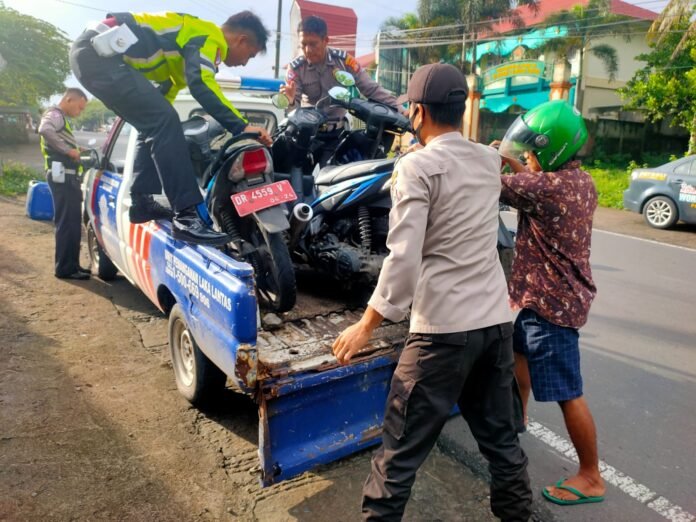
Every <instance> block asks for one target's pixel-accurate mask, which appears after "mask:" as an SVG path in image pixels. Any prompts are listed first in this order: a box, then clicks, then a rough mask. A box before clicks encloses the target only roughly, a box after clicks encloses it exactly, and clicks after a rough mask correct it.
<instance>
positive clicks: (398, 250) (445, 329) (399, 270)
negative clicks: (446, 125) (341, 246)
mask: <svg viewBox="0 0 696 522" xmlns="http://www.w3.org/2000/svg"><path fill="white" fill-rule="evenodd" d="M392 179H393V182H392V201H393V203H392V209H391V213H390V214H389V235H388V237H387V246H388V247H389V250H390V254H389V256H387V258H386V259H385V261H384V265H383V266H382V271H381V273H380V276H379V281H378V283H377V287H376V288H375V291H374V293H373V294H372V298H371V299H370V302H369V304H370V306H372V307H373V308H374V309H375V310H377V311H378V312H379V313H380V314H381V315H383V316H384V317H385V318H386V319H389V320H390V321H400V320H402V319H403V318H404V317H405V316H406V314H407V312H408V309H409V306H411V326H410V331H411V332H412V333H452V332H463V331H469V330H476V329H479V328H485V327H488V326H493V325H496V324H500V323H505V322H508V321H510V320H511V319H512V316H511V312H510V308H509V306H508V303H507V288H506V283H505V275H504V273H503V269H502V266H501V265H500V262H499V260H498V252H497V249H496V245H497V237H498V235H497V231H498V199H499V197H500V156H499V155H498V153H497V151H495V150H494V149H492V148H490V147H487V146H485V145H481V144H477V143H473V142H471V141H468V140H466V139H464V138H463V137H462V135H461V134H459V133H457V132H452V133H447V134H443V135H441V136H438V137H437V138H435V139H434V140H432V141H431V142H430V143H428V145H427V146H426V147H425V148H423V149H421V150H418V151H416V152H412V153H409V154H407V155H405V156H403V157H402V158H401V159H400V160H399V161H398V163H397V164H396V168H395V172H394V177H393V178H392Z"/></svg>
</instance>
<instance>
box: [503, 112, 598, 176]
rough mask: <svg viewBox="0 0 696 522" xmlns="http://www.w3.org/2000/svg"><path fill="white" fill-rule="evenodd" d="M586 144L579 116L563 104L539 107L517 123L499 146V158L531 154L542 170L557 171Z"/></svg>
mask: <svg viewBox="0 0 696 522" xmlns="http://www.w3.org/2000/svg"><path fill="white" fill-rule="evenodd" d="M586 141H587V127H585V120H583V119H582V115H581V114H580V112H579V111H578V110H577V109H575V108H574V107H572V106H571V105H570V104H569V103H568V102H566V101H564V100H554V101H549V102H546V103H542V104H541V105H537V106H536V107H534V108H533V109H532V110H531V111H529V112H527V113H526V114H523V115H522V116H520V117H519V118H517V119H516V120H515V122H514V123H513V124H512V125H511V126H510V128H509V129H508V131H507V132H506V133H505V137H504V138H503V141H502V142H501V143H500V148H499V151H500V154H501V155H503V156H505V157H509V158H513V159H521V158H522V156H523V154H524V152H526V151H532V152H534V154H535V155H536V157H537V159H538V160H539V164H540V165H541V168H543V169H544V170H546V171H554V170H556V169H558V167H560V166H561V165H563V164H564V163H565V162H566V161H568V160H569V159H570V158H572V157H573V156H574V155H575V153H576V152H578V151H579V150H580V149H581V148H582V146H583V145H584V144H585V142H586Z"/></svg>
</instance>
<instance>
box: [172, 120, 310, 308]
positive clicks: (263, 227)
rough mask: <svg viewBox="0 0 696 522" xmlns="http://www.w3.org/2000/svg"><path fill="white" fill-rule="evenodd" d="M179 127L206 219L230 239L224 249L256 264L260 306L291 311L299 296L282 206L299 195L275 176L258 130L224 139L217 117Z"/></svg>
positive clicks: (255, 270)
mask: <svg viewBox="0 0 696 522" xmlns="http://www.w3.org/2000/svg"><path fill="white" fill-rule="evenodd" d="M182 125H183V128H184V136H185V138H186V141H187V144H188V146H189V151H190V153H191V159H192V162H193V165H194V170H195V172H196V176H197V179H198V183H199V186H200V187H201V188H202V190H203V191H204V193H205V204H206V205H205V206H206V209H207V212H208V214H209V219H210V222H211V224H212V225H213V227H214V228H216V229H217V230H221V231H223V232H225V233H227V234H229V236H230V238H231V239H230V242H229V243H228V244H227V245H226V247H225V250H226V252H227V253H228V254H229V255H231V256H232V257H233V258H235V259H237V260H240V261H245V262H247V263H249V264H251V265H252V266H253V267H254V273H255V277H256V289H257V292H258V298H259V302H260V304H261V305H263V306H265V307H267V308H270V309H272V310H273V311H275V312H285V311H288V310H290V309H291V308H292V307H293V306H294V305H295V301H296V297H297V291H296V284H295V271H294V268H293V265H292V261H291V259H290V253H289V251H288V246H287V244H286V242H285V239H284V233H285V231H286V230H288V229H289V228H290V223H289V222H288V218H287V216H286V214H285V211H284V205H285V204H287V203H289V202H292V201H294V200H296V199H297V195H296V194H295V192H294V191H293V189H292V187H291V186H290V183H289V182H288V181H286V180H282V181H275V180H274V177H273V160H272V159H271V155H270V153H269V151H268V149H267V148H266V147H264V146H263V145H261V144H260V143H259V142H258V141H256V139H255V138H258V134H254V133H242V134H239V135H237V136H233V137H231V138H226V136H225V131H224V129H223V128H222V127H221V126H220V125H219V124H218V123H217V122H216V121H215V120H213V119H210V118H205V117H202V116H194V117H193V118H191V119H190V120H188V121H186V122H184V123H183V124H182Z"/></svg>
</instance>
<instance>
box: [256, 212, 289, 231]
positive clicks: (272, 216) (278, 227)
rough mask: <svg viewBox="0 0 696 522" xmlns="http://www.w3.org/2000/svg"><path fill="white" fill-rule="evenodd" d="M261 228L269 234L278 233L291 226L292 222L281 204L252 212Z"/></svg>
mask: <svg viewBox="0 0 696 522" xmlns="http://www.w3.org/2000/svg"><path fill="white" fill-rule="evenodd" d="M252 216H254V219H255V220H256V223H257V224H258V225H259V228H260V229H261V230H263V231H264V232H265V233H267V234H276V233H278V232H283V231H285V230H287V229H289V228H290V222H289V221H288V218H287V217H286V216H285V212H283V208H282V207H281V206H277V207H270V208H265V209H263V210H259V211H258V212H254V213H253V214H252Z"/></svg>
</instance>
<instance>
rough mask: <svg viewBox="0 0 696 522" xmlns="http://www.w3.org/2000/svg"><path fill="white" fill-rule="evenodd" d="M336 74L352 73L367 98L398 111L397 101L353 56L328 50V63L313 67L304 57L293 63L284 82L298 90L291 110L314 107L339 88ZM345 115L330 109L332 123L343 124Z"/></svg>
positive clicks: (334, 108)
mask: <svg viewBox="0 0 696 522" xmlns="http://www.w3.org/2000/svg"><path fill="white" fill-rule="evenodd" d="M335 70H342V71H348V72H349V73H351V74H352V75H353V76H354V78H355V86H356V87H357V88H358V90H359V91H360V94H362V95H363V96H365V97H366V98H369V99H371V100H374V101H376V102H379V103H383V104H385V105H389V106H390V107H394V108H395V109H396V108H398V106H399V104H398V102H397V101H396V97H395V96H394V95H393V94H392V93H390V92H389V91H387V90H386V89H384V88H383V87H381V86H380V85H379V84H378V83H377V82H375V81H374V80H373V79H372V78H370V76H369V75H368V74H367V72H366V71H365V70H364V69H363V68H362V67H360V64H358V61H357V60H356V59H355V58H354V57H353V56H352V55H350V54H348V53H347V52H345V51H343V50H341V49H334V48H332V47H329V48H327V49H326V60H325V61H324V62H323V63H317V64H311V63H309V62H308V61H307V58H305V57H304V56H299V57H297V58H295V59H294V60H293V61H292V62H290V65H289V66H288V69H287V72H286V76H285V79H286V81H287V82H294V83H295V85H296V86H297V88H296V91H295V100H293V103H292V105H291V106H290V108H289V109H288V110H292V109H295V108H297V107H307V106H312V107H314V106H315V105H316V104H317V102H318V101H319V100H320V99H322V98H324V97H325V96H328V94H329V89H331V88H332V87H336V86H340V84H339V83H338V81H337V80H336V78H334V71H335ZM345 112H346V111H345V109H343V108H341V107H331V108H330V109H329V110H328V117H329V120H340V119H342V118H343V115H344V114H345Z"/></svg>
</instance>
